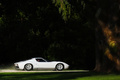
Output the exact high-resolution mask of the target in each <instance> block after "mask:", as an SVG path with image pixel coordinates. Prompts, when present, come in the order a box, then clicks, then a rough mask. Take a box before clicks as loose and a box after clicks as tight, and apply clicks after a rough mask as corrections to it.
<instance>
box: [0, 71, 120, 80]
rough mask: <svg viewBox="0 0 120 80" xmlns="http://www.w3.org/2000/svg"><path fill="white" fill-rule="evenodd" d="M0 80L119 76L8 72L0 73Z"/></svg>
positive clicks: (111, 79)
mask: <svg viewBox="0 0 120 80" xmlns="http://www.w3.org/2000/svg"><path fill="white" fill-rule="evenodd" d="M0 80H120V74H101V73H94V72H53V73H50V72H45V73H41V72H20V73H18V72H13V73H12V72H8V73H0Z"/></svg>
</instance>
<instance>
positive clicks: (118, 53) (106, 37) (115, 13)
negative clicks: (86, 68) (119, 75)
mask: <svg viewBox="0 0 120 80" xmlns="http://www.w3.org/2000/svg"><path fill="white" fill-rule="evenodd" d="M110 1H111V2H110V3H109V1H108V4H106V5H107V8H106V9H104V8H102V6H103V5H102V4H100V6H101V7H100V8H99V9H98V12H97V13H96V17H97V21H98V26H97V28H96V40H97V41H96V46H97V49H96V67H95V69H94V70H96V71H104V72H112V71H120V50H119V49H120V28H119V27H120V25H119V23H118V22H119V21H120V19H119V17H120V15H119V14H120V13H119V12H120V5H119V3H118V1H119V0H118V1H117V0H113V1H112V0H110ZM103 2H104V1H103Z"/></svg>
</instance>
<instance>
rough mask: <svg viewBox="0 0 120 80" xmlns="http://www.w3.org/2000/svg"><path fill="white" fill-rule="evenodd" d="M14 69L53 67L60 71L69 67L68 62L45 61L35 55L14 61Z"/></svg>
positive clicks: (28, 69)
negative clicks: (34, 56)
mask: <svg viewBox="0 0 120 80" xmlns="http://www.w3.org/2000/svg"><path fill="white" fill-rule="evenodd" d="M14 66H15V68H16V69H22V70H27V71H30V70H33V69H53V70H58V71H61V70H63V69H67V68H68V67H69V65H68V64H66V63H65V62H61V61H47V60H45V59H44V58H41V57H37V58H32V59H29V60H25V61H20V62H16V63H14Z"/></svg>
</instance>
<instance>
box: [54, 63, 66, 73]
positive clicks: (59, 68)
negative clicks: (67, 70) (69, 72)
mask: <svg viewBox="0 0 120 80" xmlns="http://www.w3.org/2000/svg"><path fill="white" fill-rule="evenodd" d="M63 69H64V65H63V64H62V63H59V64H57V65H56V70H58V71H62V70H63Z"/></svg>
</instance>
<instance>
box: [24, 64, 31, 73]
mask: <svg viewBox="0 0 120 80" xmlns="http://www.w3.org/2000/svg"><path fill="white" fill-rule="evenodd" d="M28 67H29V68H28ZM24 70H26V71H30V70H33V64H31V63H27V64H25V65H24Z"/></svg>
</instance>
